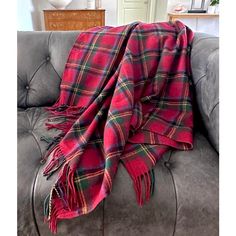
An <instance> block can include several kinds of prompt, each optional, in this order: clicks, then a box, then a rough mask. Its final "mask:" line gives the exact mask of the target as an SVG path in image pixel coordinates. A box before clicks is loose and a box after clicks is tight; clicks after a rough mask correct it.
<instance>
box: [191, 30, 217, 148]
mask: <svg viewBox="0 0 236 236" xmlns="http://www.w3.org/2000/svg"><path fill="white" fill-rule="evenodd" d="M191 64H192V73H193V81H194V85H195V89H196V98H197V102H198V107H199V110H200V113H201V116H202V119H203V122H204V125H205V126H206V130H207V133H208V136H209V139H210V141H211V142H212V144H213V146H214V147H215V149H216V150H217V151H218V152H219V39H218V38H217V37H213V36H210V35H206V34H196V36H195V38H194V42H193V47H192V52H191Z"/></svg>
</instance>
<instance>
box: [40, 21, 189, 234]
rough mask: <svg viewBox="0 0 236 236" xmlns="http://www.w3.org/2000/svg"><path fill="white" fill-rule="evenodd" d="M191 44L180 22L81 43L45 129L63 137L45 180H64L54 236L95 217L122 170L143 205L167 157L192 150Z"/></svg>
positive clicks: (57, 187) (53, 214)
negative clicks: (62, 226)
mask: <svg viewBox="0 0 236 236" xmlns="http://www.w3.org/2000/svg"><path fill="white" fill-rule="evenodd" d="M192 39H193V32H192V31H191V30H190V29H189V28H187V27H186V26H185V25H184V24H183V23H181V22H179V21H176V22H174V23H171V22H168V23H167V22H163V23H152V24H146V23H141V22H135V23H132V24H129V25H125V26H120V27H107V26H105V27H96V28H92V29H90V30H88V31H85V32H82V33H81V34H80V35H79V36H78V38H77V40H76V42H75V44H74V45H73V47H72V49H71V51H70V54H69V57H68V61H67V63H66V65H65V70H64V73H63V78H62V81H61V85H60V96H59V99H58V101H57V102H56V104H54V106H52V107H50V108H48V110H49V111H50V114H51V117H50V119H49V120H48V121H47V123H46V125H47V127H48V129H52V128H55V129H59V130H61V134H60V135H59V136H58V137H55V138H54V139H53V141H52V142H50V145H49V146H50V149H49V151H48V153H47V154H46V156H45V159H46V158H47V159H48V162H47V164H46V166H45V169H44V175H46V176H50V175H52V174H53V173H55V172H56V171H57V173H55V174H57V175H58V178H57V181H56V183H55V184H54V185H53V186H52V189H51V192H50V193H49V194H48V196H47V197H46V199H45V206H44V214H45V220H46V221H48V222H49V227H50V229H51V231H52V232H56V228H57V227H56V225H57V221H58V219H66V218H67V219H68V218H73V217H76V216H80V215H83V214H86V213H89V212H91V211H92V210H93V209H94V208H95V207H96V206H97V205H98V204H99V203H100V202H101V201H102V200H103V199H104V198H105V197H106V196H107V195H108V194H109V193H110V192H111V189H112V182H113V179H114V177H115V174H116V172H117V168H118V164H119V162H121V163H122V164H123V165H124V166H125V168H126V169H127V171H128V173H129V175H130V177H131V178H132V180H133V185H134V189H135V192H136V196H137V202H138V204H139V205H142V204H143V203H144V202H145V201H148V199H149V198H150V196H151V194H152V193H153V190H154V189H153V184H154V174H153V167H154V166H155V164H156V163H157V161H158V160H159V159H160V158H161V157H162V155H163V154H164V153H165V152H166V151H168V150H170V149H171V148H175V149H179V150H189V149H192V147H193V145H192V143H193V138H192V129H193V113H192V101H191V99H192V95H191V85H190V84H191V83H190V76H191V74H190V72H191V68H190V49H191V42H192ZM45 140H46V141H48V140H47V139H46V138H45ZM52 144H54V145H52Z"/></svg>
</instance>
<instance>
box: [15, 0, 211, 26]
mask: <svg viewBox="0 0 236 236" xmlns="http://www.w3.org/2000/svg"><path fill="white" fill-rule="evenodd" d="M117 1H121V0H102V8H104V9H105V10H106V13H105V21H106V22H105V24H106V25H111V26H116V25H117ZM156 1H157V4H156V18H155V19H156V21H166V20H168V19H167V12H171V11H172V10H173V8H174V7H175V6H176V5H177V4H182V5H184V6H185V7H187V8H189V7H190V5H191V0H156ZM209 1H210V0H206V6H207V5H208V3H209ZM86 6H87V0H73V1H72V3H71V4H70V5H69V6H68V7H67V8H68V9H84V8H86ZM45 9H55V8H54V7H53V6H51V5H50V4H49V3H48V1H47V0H18V4H17V29H18V30H43V29H44V20H43V10H45Z"/></svg>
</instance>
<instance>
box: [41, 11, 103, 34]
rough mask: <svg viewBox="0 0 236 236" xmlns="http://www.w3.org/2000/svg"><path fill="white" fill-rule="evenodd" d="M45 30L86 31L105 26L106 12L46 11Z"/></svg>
mask: <svg viewBox="0 0 236 236" xmlns="http://www.w3.org/2000/svg"><path fill="white" fill-rule="evenodd" d="M43 12H44V21H45V30H50V31H51V30H52V31H54V30H86V29H89V28H92V27H95V26H104V25H105V10H104V9H97V10H83V9H82V10H44V11H43Z"/></svg>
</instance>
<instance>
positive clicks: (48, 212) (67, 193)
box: [44, 163, 83, 233]
mask: <svg viewBox="0 0 236 236" xmlns="http://www.w3.org/2000/svg"><path fill="white" fill-rule="evenodd" d="M74 177H75V170H74V169H71V167H70V166H69V164H68V163H67V164H66V165H64V167H63V169H62V170H61V172H60V175H59V179H58V181H57V183H56V185H54V186H53V187H52V189H51V191H50V194H49V195H48V196H47V197H46V198H45V201H44V217H45V221H46V222H48V223H49V228H50V230H51V232H52V233H56V232H57V220H58V218H61V217H62V216H65V217H66V218H72V217H74V216H73V213H72V215H68V212H73V211H75V209H76V210H77V209H78V207H80V208H81V209H83V203H82V201H81V196H80V193H79V191H77V189H76V185H75V183H74ZM61 186H62V188H61ZM63 186H67V188H65V187H63ZM63 218H64V217H63Z"/></svg>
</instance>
